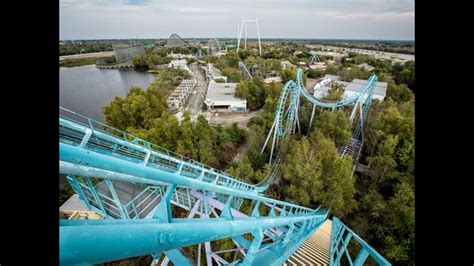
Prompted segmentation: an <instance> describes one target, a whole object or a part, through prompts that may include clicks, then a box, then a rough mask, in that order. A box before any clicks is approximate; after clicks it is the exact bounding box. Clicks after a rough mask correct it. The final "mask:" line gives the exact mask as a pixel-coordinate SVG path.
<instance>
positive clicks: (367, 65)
mask: <svg viewBox="0 0 474 266" xmlns="http://www.w3.org/2000/svg"><path fill="white" fill-rule="evenodd" d="M359 67H360V68H363V69H365V70H367V71H372V70H374V69H375V67H373V66H371V65H369V64H367V63H363V64H360V65H359Z"/></svg>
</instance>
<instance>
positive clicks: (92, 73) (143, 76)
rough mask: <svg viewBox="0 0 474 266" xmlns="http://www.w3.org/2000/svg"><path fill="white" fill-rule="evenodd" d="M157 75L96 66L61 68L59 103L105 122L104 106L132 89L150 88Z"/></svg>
mask: <svg viewBox="0 0 474 266" xmlns="http://www.w3.org/2000/svg"><path fill="white" fill-rule="evenodd" d="M154 78H155V76H154V75H153V74H150V73H147V72H137V71H135V70H134V69H98V68H96V67H95V66H94V65H89V66H80V67H71V68H60V69H59V104H60V106H62V107H64V108H67V109H69V110H71V111H74V112H77V113H80V114H83V115H85V116H88V117H90V118H92V119H95V120H98V121H100V122H104V121H105V118H104V115H103V114H102V106H104V105H106V104H108V103H109V102H110V101H112V100H113V99H114V98H115V97H116V96H120V97H125V96H126V95H127V93H128V91H130V88H131V87H132V86H135V87H141V88H143V89H146V88H148V85H150V83H151V82H152V81H153V80H154Z"/></svg>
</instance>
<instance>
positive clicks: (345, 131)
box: [314, 111, 352, 147]
mask: <svg viewBox="0 0 474 266" xmlns="http://www.w3.org/2000/svg"><path fill="white" fill-rule="evenodd" d="M314 128H316V129H317V130H319V131H320V132H321V133H323V134H324V136H326V137H329V138H330V139H332V140H333V141H334V143H335V145H336V147H340V146H343V145H345V144H347V141H348V140H349V138H350V137H351V136H352V133H351V131H350V127H349V119H348V118H347V114H346V113H345V112H332V111H321V113H319V115H317V116H316V117H315V120H314Z"/></svg>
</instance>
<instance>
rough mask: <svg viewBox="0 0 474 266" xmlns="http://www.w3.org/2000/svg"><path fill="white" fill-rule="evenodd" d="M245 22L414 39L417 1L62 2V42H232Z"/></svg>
mask: <svg viewBox="0 0 474 266" xmlns="http://www.w3.org/2000/svg"><path fill="white" fill-rule="evenodd" d="M242 17H246V18H256V17H258V18H259V22H260V32H261V35H262V37H270V38H271V37H276V38H285V37H293V38H298V37H300V38H323V37H324V38H326V37H327V38H372V37H374V38H381V39H413V38H414V0H330V1H329V0H292V1H287V0H272V1H270V0H254V1H251V0H240V1H236V0H201V1H195V0H159V1H158V0H60V37H61V38H62V39H75V38H78V39H82V38H130V37H136V35H137V34H138V35H139V36H141V37H149V38H167V37H168V36H169V35H170V34H171V33H174V32H176V33H178V34H180V35H181V36H183V37H234V36H235V35H236V31H237V24H239V23H240V22H241V19H242ZM251 28H252V27H249V31H252V30H253V28H252V29H251ZM249 34H254V33H251V32H249ZM371 36H372V37H371Z"/></svg>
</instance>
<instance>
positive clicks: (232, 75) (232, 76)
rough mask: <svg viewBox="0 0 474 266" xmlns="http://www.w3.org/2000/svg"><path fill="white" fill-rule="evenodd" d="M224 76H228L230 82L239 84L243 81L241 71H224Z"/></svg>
mask: <svg viewBox="0 0 474 266" xmlns="http://www.w3.org/2000/svg"><path fill="white" fill-rule="evenodd" d="M222 75H223V76H226V77H227V80H228V81H229V82H239V81H240V80H241V79H242V75H241V74H240V71H239V70H237V69H235V68H231V67H225V68H224V69H222Z"/></svg>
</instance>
